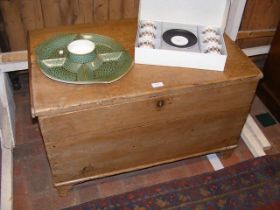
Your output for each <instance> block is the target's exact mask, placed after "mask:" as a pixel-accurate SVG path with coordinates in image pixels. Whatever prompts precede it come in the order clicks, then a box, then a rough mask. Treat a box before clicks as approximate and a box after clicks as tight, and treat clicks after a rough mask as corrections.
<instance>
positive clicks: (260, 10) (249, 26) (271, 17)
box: [240, 0, 280, 31]
mask: <svg viewBox="0 0 280 210" xmlns="http://www.w3.org/2000/svg"><path fill="white" fill-rule="evenodd" d="M279 19H280V1H279V0H269V1H263V0H248V1H247V4H246V7H245V11H244V15H243V19H242V23H241V26H240V30H242V31H244V30H245V31H246V30H254V29H260V30H261V29H275V28H277V25H278V21H279Z"/></svg>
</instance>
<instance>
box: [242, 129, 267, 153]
mask: <svg viewBox="0 0 280 210" xmlns="http://www.w3.org/2000/svg"><path fill="white" fill-rule="evenodd" d="M241 137H242V139H243V141H244V142H245V144H246V145H247V147H248V148H249V150H250V152H251V153H252V154H253V156H254V157H261V156H265V155H266V154H265V152H264V151H263V148H262V147H261V145H260V144H259V142H258V141H257V140H256V136H255V135H254V134H253V133H252V131H251V130H250V128H249V127H248V126H246V125H245V126H244V127H243V130H242V133H241Z"/></svg>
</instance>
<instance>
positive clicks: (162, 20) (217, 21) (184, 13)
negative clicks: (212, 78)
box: [135, 0, 230, 71]
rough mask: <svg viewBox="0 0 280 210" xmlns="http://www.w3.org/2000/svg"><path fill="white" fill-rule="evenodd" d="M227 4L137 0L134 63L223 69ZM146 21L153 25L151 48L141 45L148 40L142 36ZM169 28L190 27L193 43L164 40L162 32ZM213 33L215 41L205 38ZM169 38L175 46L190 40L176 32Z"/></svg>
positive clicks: (200, 0)
mask: <svg viewBox="0 0 280 210" xmlns="http://www.w3.org/2000/svg"><path fill="white" fill-rule="evenodd" d="M229 6H230V0H211V1H205V0H140V6H139V16H138V20H139V21H138V22H139V24H138V32H137V37H136V43H135V63H138V64H150V65H162V66H178V67H190V68H196V69H206V70H216V71H223V70H224V66H225V63H226V59H227V51H226V46H225V43H224V39H223V34H224V30H225V26H226V21H227V16H228V11H229ZM149 23H152V24H153V25H155V26H156V30H155V31H153V33H154V34H155V37H156V38H155V39H154V40H151V42H153V47H151V48H147V46H146V45H145V44H146V43H147V42H148V43H150V41H149V40H148V41H147V42H146V41H145V40H144V39H143V36H142V34H143V28H145V27H149V26H147V25H149ZM150 28H151V27H150ZM171 29H180V31H181V30H186V31H190V32H191V33H193V34H194V35H195V36H196V37H197V43H196V44H195V45H193V46H191V47H187V48H184V47H174V46H171V45H170V44H167V43H166V42H165V41H164V40H163V34H164V33H165V32H166V31H168V30H171ZM207 29H209V30H207ZM211 30H213V31H215V32H214V33H215V34H213V33H212V31H211ZM206 31H207V32H206ZM214 35H215V36H216V37H218V38H219V40H218V41H217V43H218V44H216V43H214V42H213V41H210V42H209V37H210V38H211V36H214ZM140 36H141V38H140ZM207 36H208V37H207ZM143 40H144V41H143ZM170 40H172V43H173V41H174V43H175V42H176V45H177V44H179V45H178V46H180V45H184V44H186V43H188V42H189V41H191V39H190V37H188V38H186V37H181V36H180V35H176V33H175V37H174V36H172V38H170ZM207 40H208V42H207V43H205V42H206V41H207ZM210 40H211V39H210ZM143 43H144V44H143ZM209 43H210V44H209ZM213 43H214V44H215V47H214V49H213V46H212V45H213ZM216 48H218V49H216ZM213 50H214V51H213ZM206 52H207V53H206ZM209 52H211V53H209Z"/></svg>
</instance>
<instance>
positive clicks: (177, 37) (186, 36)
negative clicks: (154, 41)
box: [162, 29, 197, 48]
mask: <svg viewBox="0 0 280 210" xmlns="http://www.w3.org/2000/svg"><path fill="white" fill-rule="evenodd" d="M162 38H163V40H164V41H165V42H166V43H167V44H169V45H171V46H174V47H179V48H186V47H191V46H193V45H195V44H196V43H197V37H196V36H195V35H194V34H193V33H192V32H190V31H187V30H183V29H170V30H168V31H165V32H164V33H163V35H162Z"/></svg>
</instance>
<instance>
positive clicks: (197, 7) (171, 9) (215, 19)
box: [138, 0, 230, 32]
mask: <svg viewBox="0 0 280 210" xmlns="http://www.w3.org/2000/svg"><path fill="white" fill-rule="evenodd" d="M229 7H230V0H140V7H139V16H138V17H139V19H140V20H151V21H159V22H170V23H181V24H190V25H202V26H209V27H218V28H220V29H221V31H222V32H224V30H225V27H226V21H227V16H228V11H229Z"/></svg>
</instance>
